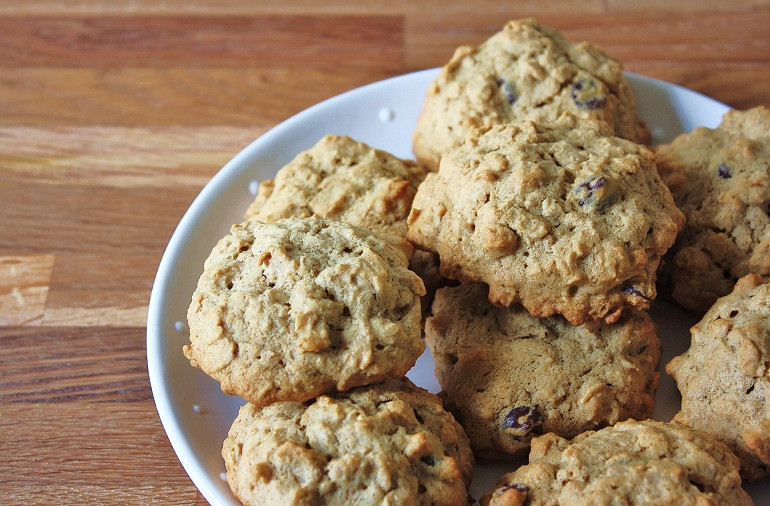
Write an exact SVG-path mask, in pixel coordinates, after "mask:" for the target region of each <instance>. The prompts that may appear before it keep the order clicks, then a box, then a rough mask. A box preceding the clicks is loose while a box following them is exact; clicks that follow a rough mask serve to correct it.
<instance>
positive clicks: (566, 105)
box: [413, 19, 649, 171]
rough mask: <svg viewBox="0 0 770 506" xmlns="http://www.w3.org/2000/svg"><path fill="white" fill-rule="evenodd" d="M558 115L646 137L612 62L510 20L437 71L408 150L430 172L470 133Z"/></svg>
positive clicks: (554, 35) (528, 23) (631, 136)
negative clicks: (594, 120) (565, 115)
mask: <svg viewBox="0 0 770 506" xmlns="http://www.w3.org/2000/svg"><path fill="white" fill-rule="evenodd" d="M564 112H571V113H573V114H575V115H578V116H579V117H581V118H591V119H596V120H602V121H605V122H607V124H608V125H610V127H611V128H612V131H613V132H614V133H615V135H617V136H618V137H623V138H626V139H630V140H632V141H635V142H640V143H645V142H647V141H648V140H649V132H648V131H647V128H646V127H645V126H644V123H643V122H641V121H640V120H639V119H638V118H637V115H636V105H635V101H634V97H633V94H632V92H631V87H630V85H629V84H628V81H627V80H626V79H625V77H623V68H622V66H621V64H620V63H619V62H618V61H616V60H614V59H612V58H610V57H609V56H607V55H606V54H604V53H603V52H602V51H601V50H599V49H598V48H596V47H594V46H592V45H590V44H587V43H585V42H582V43H579V44H575V43H573V42H570V41H568V40H566V39H565V38H564V37H562V36H561V35H560V34H559V33H557V32H556V31H555V30H553V29H551V28H547V27H544V26H540V25H539V24H538V23H537V22H536V21H534V20H532V19H525V20H520V21H511V22H509V23H508V24H507V25H506V26H505V27H504V28H503V30H502V31H500V32H498V33H497V34H495V35H493V36H492V37H491V38H490V39H489V40H487V41H486V42H484V43H483V44H481V45H480V46H478V47H469V46H463V47H460V48H458V49H457V51H456V52H455V54H454V56H452V59H451V60H450V61H449V63H447V65H446V66H444V68H443V69H441V72H440V73H439V75H438V77H437V78H436V79H435V81H434V82H433V83H432V84H431V85H430V87H429V88H428V92H427V97H426V99H425V103H424V105H423V110H422V112H421V114H420V117H419V120H418V123H417V128H416V130H415V132H414V135H413V149H414V153H415V155H416V156H417V160H418V161H420V163H421V164H423V165H425V166H426V167H429V168H431V170H434V171H435V170H437V169H438V165H439V159H440V158H441V156H442V155H443V154H444V153H446V152H447V151H449V150H450V149H452V148H454V147H456V146H459V145H460V144H461V143H462V142H463V140H464V139H465V137H466V135H468V134H469V133H470V132H471V131H472V130H473V129H475V128H479V127H482V128H487V127H489V126H491V125H496V124H500V123H507V122H509V121H515V120H523V119H531V120H535V121H537V122H544V121H545V122H548V121H554V120H556V119H557V118H558V117H559V116H560V115H561V114H562V113H564Z"/></svg>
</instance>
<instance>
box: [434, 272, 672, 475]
mask: <svg viewBox="0 0 770 506" xmlns="http://www.w3.org/2000/svg"><path fill="white" fill-rule="evenodd" d="M433 314H434V316H433V317H432V318H429V319H428V321H427V323H426V325H425V339H426V341H427V343H428V347H429V348H430V350H431V353H432V354H433V358H434V361H435V363H436V377H437V378H438V380H439V383H440V384H441V387H442V389H443V391H442V397H443V398H444V403H445V405H446V407H447V409H449V410H450V411H451V412H452V413H453V414H454V415H455V417H456V418H457V420H458V421H459V422H460V424H461V425H462V426H463V427H464V428H465V431H466V433H467V434H468V437H469V438H470V440H471V447H472V448H473V451H474V454H475V455H476V457H477V458H478V459H479V460H482V461H488V460H494V459H514V458H518V457H523V456H525V455H526V453H527V452H528V451H529V443H530V440H531V439H532V438H533V437H534V436H537V435H540V434H544V433H546V432H555V433H557V434H559V435H561V436H563V437H574V436H577V435H578V434H580V433H581V432H584V431H586V430H590V429H595V428H599V427H605V426H607V425H612V424H614V423H616V422H618V421H621V420H626V419H628V418H635V419H646V418H647V417H649V416H650V415H651V414H652V411H653V407H654V404H653V396H654V395H655V390H656V388H657V386H658V378H659V374H658V372H657V371H656V368H657V366H658V362H659V361H660V340H659V339H658V335H657V331H656V329H655V325H654V324H653V322H652V320H651V319H650V318H649V317H648V316H647V315H646V314H644V313H642V312H627V313H624V315H623V317H621V319H620V320H619V321H617V322H616V323H613V324H610V325H608V324H605V323H597V322H591V323H586V324H584V325H581V326H578V327H576V326H573V325H570V324H569V323H568V322H566V321H565V320H564V318H561V317H550V318H543V319H540V318H535V317H534V316H532V315H530V314H529V313H528V312H527V311H526V310H525V309H524V308H522V307H520V306H518V305H516V306H509V307H507V308H501V307H495V306H492V305H491V304H490V303H489V301H487V298H486V287H485V286H484V285H483V284H480V283H476V284H467V285H461V286H459V287H455V288H443V289H441V290H439V291H438V293H437V294H436V299H435V301H434V303H433Z"/></svg>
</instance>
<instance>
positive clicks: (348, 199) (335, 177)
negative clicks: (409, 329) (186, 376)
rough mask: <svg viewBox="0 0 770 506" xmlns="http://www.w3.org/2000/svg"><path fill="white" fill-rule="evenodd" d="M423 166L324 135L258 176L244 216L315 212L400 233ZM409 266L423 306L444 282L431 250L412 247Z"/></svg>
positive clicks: (273, 218)
mask: <svg viewBox="0 0 770 506" xmlns="http://www.w3.org/2000/svg"><path fill="white" fill-rule="evenodd" d="M426 174H427V172H426V170H425V169H423V168H422V167H421V166H419V165H417V164H415V163H414V162H412V161H410V160H402V159H400V158H397V157H395V156H393V155H391V154H390V153H387V152H385V151H381V150H378V149H374V148H372V147H371V146H368V145H366V144H364V143H363V142H358V141H355V140H354V139H351V138H350V137H346V136H341V135H327V136H325V137H323V138H322V139H321V140H320V141H318V142H317V143H316V145H315V146H313V147H312V148H310V149H308V150H306V151H303V152H302V153H300V154H298V155H297V156H296V157H295V158H294V159H293V160H292V161H291V162H289V163H288V164H286V165H285V166H283V167H282V168H281V169H280V170H279V171H278V173H277V174H276V176H275V179H270V180H267V181H263V182H262V183H260V185H259V190H258V192H257V196H256V198H255V199H254V202H252V204H251V205H250V206H249V208H248V210H247V211H246V219H247V220H257V221H261V222H263V223H273V222H274V221H276V220H279V219H282V218H306V217H309V216H319V217H321V218H329V219H332V220H338V221H342V222H345V223H347V224H349V225H353V226H356V227H361V228H365V229H367V230H371V231H372V232H375V233H382V234H393V235H397V236H400V237H404V235H405V234H406V218H407V216H408V215H409V210H410V209H411V208H412V200H413V199H414V195H415V193H417V187H418V186H419V185H420V183H422V181H423V180H424V179H425V176H426ZM409 266H410V269H412V270H413V271H414V272H416V273H417V274H418V275H419V276H420V277H421V278H422V280H423V281H424V282H425V287H426V289H427V296H426V298H424V300H423V306H424V307H425V308H427V307H429V306H430V301H431V300H432V297H433V294H434V293H435V291H436V290H437V289H438V288H440V287H442V286H444V285H445V284H446V280H445V279H444V278H442V277H441V276H440V275H439V274H438V258H437V257H436V255H435V254H433V253H429V252H427V251H421V250H417V251H415V252H414V255H412V258H411V259H410V261H409Z"/></svg>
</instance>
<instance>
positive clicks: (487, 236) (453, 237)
mask: <svg viewBox="0 0 770 506" xmlns="http://www.w3.org/2000/svg"><path fill="white" fill-rule="evenodd" d="M683 221H684V218H683V216H682V213H681V212H680V211H679V210H678V209H677V208H676V206H675V205H674V201H673V199H672V197H671V194H670V193H669V191H668V188H666V186H665V185H664V184H663V183H662V182H661V180H660V177H659V176H658V172H657V170H656V168H655V160H654V157H653V154H652V152H651V151H650V150H648V149H647V148H645V147H644V146H641V145H638V144H636V143H633V142H631V141H627V140H624V139H620V138H617V137H612V136H609V132H608V131H607V127H606V126H604V124H603V123H599V122H593V121H588V120H581V119H579V118H575V117H574V116H571V115H565V116H563V117H562V118H560V120H559V121H558V122H556V123H553V124H549V125H545V124H539V123H535V122H532V121H522V122H518V123H508V124H506V125H498V126H494V127H492V128H490V129H489V130H487V131H479V132H477V133H476V134H475V135H474V136H471V137H469V138H468V140H467V141H466V142H465V143H464V144H463V145H461V146H460V147H459V148H457V149H455V150H453V151H451V152H449V153H448V154H447V155H446V156H445V157H444V158H443V159H442V160H441V169H440V170H439V172H437V173H431V174H429V175H428V177H427V178H426V180H425V182H424V183H423V184H422V185H420V188H419V189H418V190H417V195H416V196H415V199H414V203H413V204H412V211H411V213H410V215H409V219H408V225H409V231H408V233H407V239H409V240H410V241H412V242H413V243H415V244H416V245H417V246H418V247H420V248H423V249H427V250H431V251H435V252H437V253H438V254H439V256H440V258H441V274H442V275H444V276H446V277H449V278H453V279H458V280H460V281H462V282H468V281H483V282H485V283H487V284H489V286H490V291H489V300H490V301H492V302H493V303H495V304H499V305H509V304H512V303H515V302H521V303H522V304H523V305H524V306H525V307H526V308H527V309H528V310H529V311H530V313H532V314H533V315H535V316H539V317H545V316H551V315H553V314H557V313H559V314H562V315H564V316H565V317H566V318H567V320H569V321H570V323H572V324H573V325H580V324H581V323H583V322H585V321H587V320H596V319H600V318H604V319H606V320H607V321H608V322H610V323H611V322H613V321H615V320H617V319H618V318H619V317H620V313H621V312H622V310H623V308H624V307H636V308H640V309H645V308H647V307H649V305H650V302H651V301H652V300H653V299H654V298H655V295H656V292H655V270H656V268H657V267H658V263H659V260H660V256H661V255H662V254H663V253H665V251H666V250H667V249H668V248H669V247H670V246H671V244H673V242H674V238H675V237H676V234H677V233H678V231H679V230H680V229H681V227H682V223H683Z"/></svg>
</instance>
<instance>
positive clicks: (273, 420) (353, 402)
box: [222, 379, 473, 505]
mask: <svg viewBox="0 0 770 506" xmlns="http://www.w3.org/2000/svg"><path fill="white" fill-rule="evenodd" d="M222 456H223V457H224V460H225V465H226V468H227V481H228V483H229V484H230V487H231V488H232V490H233V492H234V494H235V495H236V497H238V498H239V499H240V500H241V501H243V503H244V504H328V505H349V504H394V505H395V504H421V505H422V504H424V505H439V504H442V505H457V504H467V503H468V485H469V484H470V481H471V474H472V472H473V456H472V454H471V451H470V448H469V446H468V439H467V438H466V437H465V434H464V432H463V429H462V427H460V425H459V424H458V423H457V422H456V421H455V420H454V418H452V415H450V414H449V413H447V412H446V411H445V410H444V409H443V407H442V406H441V401H440V400H439V399H438V397H436V396H435V395H433V394H430V393H428V392H427V391H425V390H423V389H421V388H418V387H416V386H414V385H413V384H412V383H411V382H409V380H406V379H404V380H391V381H388V382H386V383H381V384H378V385H370V386H366V387H359V388H355V389H353V390H350V391H348V392H345V393H343V394H337V395H333V396H326V395H323V396H320V397H318V398H317V399H314V400H313V401H308V402H305V403H298V402H281V403H276V404H272V405H270V406H267V407H264V408H258V407H255V406H253V405H251V404H247V405H245V406H243V407H242V408H241V410H240V413H239V415H238V418H237V419H236V420H235V422H234V423H233V425H232V428H231V429H230V433H229V435H228V437H227V439H226V440H225V443H224V446H223V449H222Z"/></svg>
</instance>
